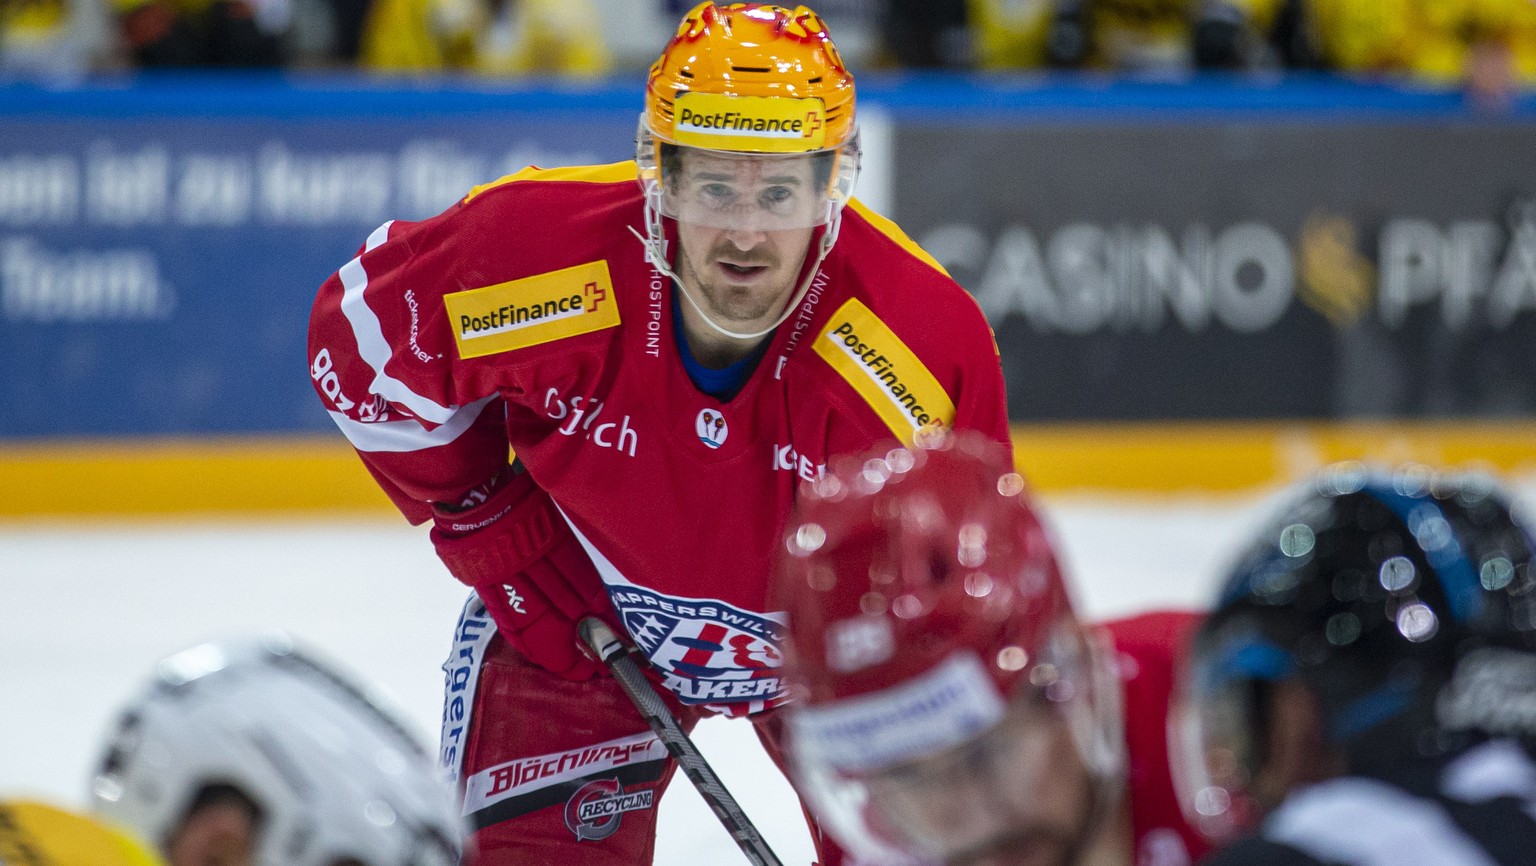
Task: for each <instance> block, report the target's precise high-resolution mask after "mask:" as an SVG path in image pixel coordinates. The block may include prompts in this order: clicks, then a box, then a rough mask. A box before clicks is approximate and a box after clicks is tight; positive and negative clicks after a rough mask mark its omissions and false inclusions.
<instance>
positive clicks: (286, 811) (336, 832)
mask: <svg viewBox="0 0 1536 866" xmlns="http://www.w3.org/2000/svg"><path fill="white" fill-rule="evenodd" d="M92 795H93V800H94V805H95V808H96V809H97V811H98V812H100V813H101V815H103V816H104V817H106V818H109V819H112V820H114V821H115V822H118V823H120V824H122V825H124V826H126V827H128V828H130V829H132V830H134V831H136V832H137V833H138V834H139V835H140V837H141V838H143V839H145V840H147V841H149V842H150V843H153V844H155V845H157V846H159V848H160V850H161V851H162V852H163V854H164V855H165V859H166V861H167V864H168V866H453V864H457V863H459V862H460V860H459V857H460V849H461V846H462V844H463V839H464V835H465V834H464V829H463V826H462V823H461V821H460V819H459V817H458V814H459V813H458V808H457V805H456V803H455V801H454V797H453V794H452V791H451V789H450V787H449V786H448V785H447V784H446V782H445V781H444V780H443V779H442V778H441V776H440V773H439V772H438V771H437V769H436V767H435V763H434V762H433V761H432V759H431V757H430V755H429V753H427V752H426V750H424V749H423V748H422V747H421V746H420V745H419V744H418V743H417V742H416V740H415V738H414V737H413V736H412V735H411V734H410V733H409V732H408V731H407V729H406V728H404V727H403V726H402V725H401V723H400V722H399V721H398V720H397V718H396V717H395V716H394V715H393V714H391V713H390V712H389V711H387V710H385V709H384V708H383V707H381V706H380V704H379V703H378V701H377V699H376V698H375V697H373V696H370V695H369V694H368V693H367V692H366V691H364V690H363V689H362V688H361V687H360V686H359V685H358V684H357V683H355V682H353V681H352V680H351V679H349V678H347V677H346V676H344V675H342V674H340V673H338V672H336V671H335V670H333V669H331V668H330V667H328V666H326V665H324V664H322V663H320V662H318V661H316V660H315V659H314V658H312V657H311V656H310V655H309V654H307V653H304V652H301V651H299V650H296V649H295V648H294V647H293V646H292V644H291V643H289V642H287V641H286V639H284V638H282V637H281V636H280V635H274V636H272V637H268V638H260V639H252V640H245V641H230V642H224V643H219V644H205V645H202V646H198V647H195V648H192V649H189V650H186V651H184V652H181V653H178V654H176V655H173V656H171V657H169V658H167V659H165V660H164V661H162V662H161V663H160V665H159V667H158V669H157V673H156V676H155V679H154V682H153V683H152V684H151V685H150V686H149V688H148V690H147V691H146V692H145V693H144V694H143V695H141V696H140V697H138V698H137V699H136V700H134V701H133V702H132V703H131V704H130V705H129V706H128V707H127V708H126V709H125V710H124V711H123V713H122V716H121V718H120V720H119V721H118V724H117V728H116V730H115V732H114V734H113V737H112V741H111V743H110V745H109V748H108V751H107V755H106V757H105V759H104V760H103V762H102V764H101V767H100V769H99V771H98V772H97V775H96V778H95V780H94V782H93V784H92ZM0 862H5V863H10V862H11V861H9V860H4V859H3V857H0ZM22 862H26V861H22ZM466 862H468V861H466Z"/></svg>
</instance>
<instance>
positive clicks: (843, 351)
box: [815, 298, 955, 445]
mask: <svg viewBox="0 0 1536 866" xmlns="http://www.w3.org/2000/svg"><path fill="white" fill-rule="evenodd" d="M815 347H816V354H818V355H820V356H821V357H822V358H824V359H826V362H827V363H828V364H831V365H832V369H834V370H836V371H837V372H838V373H839V374H840V375H841V376H842V377H843V378H844V379H847V380H848V384H850V385H852V386H853V387H854V390H856V391H858V392H859V395H860V396H862V397H863V398H864V399H865V400H867V401H868V402H869V405H870V407H871V408H873V409H874V410H875V412H877V413H878V414H879V415H880V420H882V421H884V422H885V426H887V427H889V428H891V432H892V433H894V434H896V438H897V439H900V440H901V441H902V443H903V444H906V445H910V444H912V440H913V438H914V437H915V436H916V435H917V431H918V430H920V429H922V428H924V427H928V426H941V427H948V426H949V425H950V424H951V423H953V422H954V420H955V404H954V401H953V400H951V399H950V398H949V394H947V393H945V391H944V386H943V385H940V384H939V380H938V379H935V378H934V377H933V374H932V373H930V372H928V368H927V367H926V366H924V365H923V362H922V361H921V360H919V359H918V357H917V356H916V355H914V354H912V350H911V349H908V348H907V344H906V343H903V342H902V341H901V338H900V337H898V336H896V333H895V332H894V331H892V330H891V329H890V328H888V327H886V324H885V323H884V322H882V321H880V318H879V317H878V316H876V315H875V314H874V313H873V312H872V311H871V310H870V309H869V308H868V307H866V306H864V304H863V303H862V302H861V301H860V300H859V299H858V298H849V299H848V300H847V301H845V302H844V303H843V305H842V306H841V307H838V308H837V312H835V313H833V314H832V317H831V318H830V319H828V320H827V325H826V327H825V328H823V329H822V331H821V333H820V334H818V335H817V336H816V343H815Z"/></svg>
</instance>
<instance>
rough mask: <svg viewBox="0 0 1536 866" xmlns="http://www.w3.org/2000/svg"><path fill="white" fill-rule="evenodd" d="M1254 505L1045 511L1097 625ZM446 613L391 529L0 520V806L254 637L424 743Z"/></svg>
mask: <svg viewBox="0 0 1536 866" xmlns="http://www.w3.org/2000/svg"><path fill="white" fill-rule="evenodd" d="M1522 489H1523V490H1524V494H1525V498H1526V499H1527V500H1530V499H1531V498H1532V497H1533V496H1536V484H1526V485H1525V486H1524V487H1523V488H1522ZM1268 501H1269V500H1268V499H1266V498H1264V497H1260V496H1247V497H1240V498H1222V499H1157V500H1139V501H1138V500H1122V499H1114V498H1106V497H1083V496H1071V497H1054V498H1052V499H1050V500H1049V501H1048V502H1047V503H1046V507H1047V509H1048V520H1049V521H1050V523H1051V524H1053V526H1054V527H1055V530H1056V535H1057V538H1058V540H1059V541H1060V543H1061V545H1062V547H1063V549H1064V551H1065V554H1064V559H1065V560H1066V565H1067V568H1068V569H1069V571H1070V572H1071V573H1072V574H1073V575H1075V576H1076V577H1075V579H1076V584H1077V587H1078V593H1077V600H1078V604H1079V606H1080V607H1081V608H1082V609H1083V611H1084V612H1085V613H1086V615H1087V616H1088V617H1089V618H1094V619H1098V618H1105V617H1113V616H1117V615H1122V614H1128V613H1133V612H1137V611H1142V610H1148V609H1152V608H1154V607H1169V606H1175V607H1193V606H1197V605H1199V604H1200V603H1201V602H1202V600H1203V599H1204V598H1205V596H1206V595H1207V594H1209V593H1210V592H1211V591H1212V588H1213V584H1214V581H1215V580H1216V579H1217V576H1218V574H1219V570H1220V568H1221V567H1222V566H1223V565H1224V564H1225V562H1226V560H1227V559H1228V558H1230V557H1231V556H1232V555H1233V553H1234V552H1235V550H1236V548H1237V546H1238V545H1239V544H1240V543H1241V541H1242V539H1243V537H1244V535H1245V534H1246V533H1247V531H1248V530H1251V529H1253V528H1254V527H1255V525H1256V524H1257V523H1258V521H1259V520H1260V519H1261V518H1262V515H1263V512H1264V510H1265V509H1266V508H1267V506H1268ZM462 602H463V593H462V591H461V589H460V587H459V584H458V583H457V582H455V581H454V580H453V579H452V578H450V577H449V576H448V575H447V574H446V572H444V571H443V569H442V566H441V565H440V564H439V563H438V561H437V559H436V558H435V556H434V555H433V553H432V550H431V546H430V545H429V544H428V542H427V539H426V538H425V535H424V533H423V532H422V531H421V530H418V529H412V528H409V527H407V526H405V525H404V524H403V523H400V522H396V521H391V520H378V521H326V522H313V521H291V522H284V521H268V522H259V523H236V522H216V521H208V522H175V523H124V522H114V523H87V524H71V525H67V526H66V525H61V524H30V523H9V524H7V523H0V797H3V796H8V795H10V796H15V795H32V796H38V797H42V798H45V799H48V800H51V801H53V802H57V803H60V804H63V805H67V806H76V807H80V806H84V805H85V803H86V799H85V791H86V786H87V779H88V776H89V774H90V772H91V769H92V767H93V765H94V763H95V762H96V760H97V759H98V757H99V748H100V742H101V740H102V737H103V735H104V734H105V732H106V730H107V728H108V726H109V725H110V724H111V723H112V720H113V718H114V716H115V713H116V711H117V709H118V708H119V707H120V706H121V705H122V704H123V703H124V702H125V701H126V700H127V699H128V698H129V697H130V696H131V695H132V694H134V693H135V692H136V691H137V690H138V688H139V687H140V685H141V684H142V683H143V682H144V679H145V677H147V676H148V674H149V672H150V670H151V668H152V667H153V665H154V663H155V661H156V660H158V659H159V658H161V657H162V656H164V655H165V654H167V653H169V652H172V651H175V650H178V649H182V648H184V647H187V646H189V645H192V644H194V643H196V642H198V641H202V640H206V639H216V638H220V637H226V636H230V635H235V634H248V633H251V632H254V631H259V630H263V629H270V628H281V629H285V630H287V631H289V632H290V633H292V634H293V635H294V636H295V637H297V638H298V639H299V640H301V641H303V642H305V643H307V644H309V645H310V646H313V647H316V648H317V649H318V650H319V651H321V652H323V653H325V654H327V655H329V656H330V657H331V658H333V659H335V660H337V661H339V662H341V663H342V664H344V665H346V666H348V667H349V668H351V669H352V670H353V671H355V672H356V673H358V674H360V675H362V676H363V677H365V678H367V679H368V680H369V681H370V682H371V683H372V684H374V685H375V686H377V687H379V688H380V690H382V691H383V692H385V693H386V694H387V695H389V696H390V697H392V698H393V699H394V702H395V703H396V704H397V705H398V706H399V707H400V708H402V709H403V710H404V711H405V712H406V713H407V715H408V717H409V718H410V719H411V720H413V721H414V722H415V723H416V727H417V729H418V731H419V733H420V735H421V737H422V739H423V741H424V742H427V743H435V741H436V736H437V730H438V712H439V706H440V703H439V702H440V698H441V689H442V675H441V672H440V671H439V668H438V665H439V664H440V663H441V661H442V659H443V657H444V656H445V655H446V653H447V651H448V647H449V639H450V635H451V631H452V627H453V623H454V621H455V618H456V617H457V614H458V609H459V607H460V605H461V604H462ZM695 740H696V741H697V743H698V745H699V747H700V749H701V750H702V751H703V752H704V754H705V757H706V758H707V759H708V760H709V761H710V763H711V764H712V765H713V766H714V767H715V768H716V770H717V771H719V773H720V775H721V776H722V777H723V778H724V780H725V783H726V786H727V787H728V788H729V789H730V790H731V792H732V793H733V794H734V795H735V796H736V798H737V799H738V800H739V801H740V802H741V804H742V806H743V808H744V809H745V810H746V812H747V814H748V815H749V816H750V817H751V818H752V819H753V821H754V822H756V823H757V825H758V826H759V827H760V828H761V829H762V830H763V833H764V835H765V836H766V837H767V838H768V841H769V843H770V844H771V845H772V846H773V847H774V848H775V850H776V851H777V853H778V854H779V856H780V858H781V859H783V860H784V861H785V862H786V863H788V864H794V863H800V864H804V863H809V862H810V861H811V857H812V849H811V843H810V839H809V836H808V834H807V833H806V832H805V830H804V826H803V824H802V822H801V818H800V813H799V807H798V804H797V802H796V800H795V798H794V796H793V794H792V793H791V792H790V789H789V787H788V784H787V783H786V782H784V780H783V779H782V778H781V777H780V776H779V775H778V773H777V771H775V770H774V769H773V766H772V764H770V763H769V762H768V760H767V758H766V757H764V756H763V754H762V753H761V750H760V748H759V746H758V744H757V741H756V739H755V737H754V736H753V734H752V731H751V727H750V725H748V724H746V723H743V722H730V721H725V720H711V721H706V722H704V723H702V724H701V725H700V727H699V729H698V730H697V732H696V734H695ZM660 809H661V818H660V821H661V828H660V832H659V838H658V842H657V857H656V862H657V863H659V864H674V863H737V862H745V860H744V859H743V858H742V857H741V855H740V854H739V853H738V852H737V851H736V849H735V846H734V843H733V842H732V841H731V839H730V837H729V836H728V835H727V834H726V833H725V831H724V830H723V829H721V828H720V826H719V824H718V823H717V822H716V820H715V818H714V816H713V815H712V814H711V813H710V812H709V810H708V808H707V807H706V806H705V805H704V803H703V801H702V800H700V799H699V797H698V795H697V794H696V793H695V792H694V791H693V789H692V788H691V786H690V785H689V783H688V782H687V780H686V779H685V778H683V777H682V776H681V774H679V775H678V777H677V778H676V780H675V783H674V784H673V785H672V788H671V790H670V791H669V793H668V795H667V797H666V799H665V800H664V801H663V804H662V806H661V807H660Z"/></svg>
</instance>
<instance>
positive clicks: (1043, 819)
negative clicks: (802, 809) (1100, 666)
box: [790, 663, 1119, 864]
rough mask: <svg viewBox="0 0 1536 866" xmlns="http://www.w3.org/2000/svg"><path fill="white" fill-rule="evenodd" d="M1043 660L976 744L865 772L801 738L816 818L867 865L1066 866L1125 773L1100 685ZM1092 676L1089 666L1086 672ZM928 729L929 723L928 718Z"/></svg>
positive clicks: (798, 761) (793, 748)
mask: <svg viewBox="0 0 1536 866" xmlns="http://www.w3.org/2000/svg"><path fill="white" fill-rule="evenodd" d="M1063 672H1064V669H1063V668H1061V667H1059V666H1057V665H1052V664H1049V663H1046V664H1040V665H1037V666H1036V667H1035V668H1034V669H1033V670H1032V671H1031V672H1030V673H1031V676H1030V677H1029V679H1028V680H1027V681H1025V683H1024V685H1023V688H1022V691H1021V693H1019V694H1017V695H1016V696H1015V697H1013V698H1012V699H1011V700H1009V701H1008V702H1007V706H1006V710H1005V711H1004V712H1003V714H1002V716H1001V718H1000V719H999V720H998V721H997V722H996V723H995V724H993V725H992V726H990V727H988V728H987V729H986V730H984V731H982V732H980V733H978V734H976V735H975V736H973V737H970V738H968V739H967V740H965V741H964V742H961V743H958V744H955V745H952V746H949V747H947V748H944V749H941V750H938V751H935V752H933V753H931V754H926V755H922V756H920V757H917V758H912V759H908V760H903V761H900V762H897V763H892V764H889V765H885V766H882V767H878V768H874V769H867V770H861V771H856V772H855V771H849V770H846V769H839V768H841V767H845V766H846V761H847V756H846V754H841V755H834V754H818V748H822V749H823V751H825V748H824V747H820V746H819V744H817V743H816V742H814V741H811V740H807V739H802V738H800V737H798V736H795V735H794V734H795V733H796V726H794V725H791V732H792V737H791V740H790V756H791V761H792V769H793V771H794V772H795V773H796V775H797V776H798V777H799V779H800V781H801V790H802V791H803V792H805V793H806V795H807V797H808V799H810V800H811V802H812V808H813V811H815V812H816V814H817V815H818V816H820V817H821V818H822V819H823V820H824V821H825V822H826V823H827V825H828V827H829V829H830V830H831V831H832V832H833V833H834V834H835V835H836V837H837V838H838V840H839V841H840V842H841V843H843V845H844V847H846V848H848V849H850V850H851V851H853V852H854V853H855V854H856V855H857V856H858V857H859V858H860V859H861V860H865V861H869V862H892V863H906V862H919V863H933V862H943V863H956V864H958V863H969V862H973V861H976V860H979V859H983V858H986V857H990V856H1006V857H1008V858H1009V859H1010V861H1018V862H1027V863H1033V862H1040V863H1053V862H1063V861H1065V860H1066V859H1067V858H1068V857H1069V855H1071V854H1072V853H1073V852H1074V851H1075V850H1077V848H1078V846H1079V845H1080V844H1081V843H1082V842H1083V840H1084V839H1085V838H1086V837H1087V835H1088V833H1089V832H1090V830H1091V828H1092V822H1093V820H1094V819H1095V818H1096V817H1097V815H1098V814H1099V812H1098V810H1097V808H1096V807H1097V806H1098V804H1100V803H1102V802H1105V801H1106V800H1107V798H1108V796H1109V791H1110V790H1111V789H1112V788H1113V785H1114V782H1113V780H1114V779H1115V778H1116V777H1117V774H1118V772H1119V764H1118V758H1119V755H1118V752H1117V753H1116V755H1115V756H1114V758H1113V759H1107V757H1106V755H1105V754H1104V742H1105V740H1106V739H1107V738H1109V737H1112V736H1118V731H1116V732H1115V733H1111V732H1110V729H1111V728H1112V727H1113V726H1112V725H1111V724H1110V719H1111V716H1110V714H1111V713H1112V712H1114V711H1113V710H1111V709H1110V708H1107V707H1104V706H1101V705H1100V704H1099V702H1098V700H1096V698H1097V697H1098V694H1097V693H1098V692H1099V691H1100V689H1099V688H1098V685H1099V684H1096V683H1095V682H1094V681H1093V678H1092V677H1091V676H1090V677H1086V678H1083V679H1071V680H1069V679H1066V678H1064V677H1062V676H1061V674H1062V673H1063ZM1084 673H1086V671H1084ZM916 723H917V724H921V722H916Z"/></svg>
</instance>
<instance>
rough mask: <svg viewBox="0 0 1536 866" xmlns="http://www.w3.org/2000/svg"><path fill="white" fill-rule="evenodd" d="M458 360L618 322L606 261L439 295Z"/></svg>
mask: <svg viewBox="0 0 1536 866" xmlns="http://www.w3.org/2000/svg"><path fill="white" fill-rule="evenodd" d="M443 304H444V305H445V306H446V307H447V309H448V318H449V320H450V321H451V322H452V323H453V341H454V342H455V343H457V344H458V347H459V357H460V358H478V357H481V356H482V355H494V354H496V353H497V352H508V351H511V350H513V349H524V348H527V347H529V346H537V345H539V344H540V343H548V342H551V341H554V340H561V339H564V338H566V337H574V336H576V335H577V334H587V333H591V332H592V331H601V330H603V329H604V328H612V327H614V326H616V325H618V324H619V304H618V301H617V300H616V299H615V298H614V296H613V280H612V279H611V278H610V277H609V276H608V263H607V262H602V261H598V262H587V263H586V264H584V265H576V266H575V267H570V268H562V269H560V270H558V271H550V272H549V273H547V274H536V275H534V276H531V277H524V278H522V279H520V280H512V281H510V282H506V283H497V284H496V285H494V286H486V287H484V288H481V289H469V290H468V291H463V292H454V293H452V294H448V295H444V296H443Z"/></svg>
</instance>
